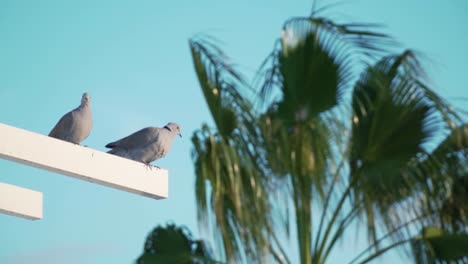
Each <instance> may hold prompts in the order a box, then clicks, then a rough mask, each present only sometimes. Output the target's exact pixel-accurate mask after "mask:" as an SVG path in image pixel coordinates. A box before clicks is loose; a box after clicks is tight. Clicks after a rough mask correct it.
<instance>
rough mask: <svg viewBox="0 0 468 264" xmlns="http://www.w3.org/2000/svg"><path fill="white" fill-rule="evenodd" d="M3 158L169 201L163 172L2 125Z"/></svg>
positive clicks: (166, 179) (166, 176) (0, 137)
mask: <svg viewBox="0 0 468 264" xmlns="http://www.w3.org/2000/svg"><path fill="white" fill-rule="evenodd" d="M0 139H1V140H0V158H2V159H6V160H10V161H14V162H18V163H22V164H25V165H28V166H32V167H36V168H39V169H44V170H48V171H51V172H55V173H59V174H63V175H67V176H70V177H73V178H77V179H80V180H85V181H89V182H93V183H97V184H101V185H105V186H109V187H113V188H116V189H120V190H124V191H127V192H131V193H136V194H140V195H143V196H147V197H150V198H154V199H163V198H167V197H168V189H169V186H168V184H169V183H168V172H167V170H164V169H159V168H153V167H148V166H147V165H145V164H143V163H140V162H136V161H132V160H129V159H124V158H121V157H117V156H115V155H111V154H108V153H105V152H102V151H98V150H95V149H92V148H87V147H83V146H80V145H75V144H72V143H68V142H65V141H62V140H58V139H55V138H51V137H48V136H44V135H41V134H37V133H34V132H30V131H27V130H24V129H19V128H16V127H12V126H8V125H5V124H2V123H0Z"/></svg>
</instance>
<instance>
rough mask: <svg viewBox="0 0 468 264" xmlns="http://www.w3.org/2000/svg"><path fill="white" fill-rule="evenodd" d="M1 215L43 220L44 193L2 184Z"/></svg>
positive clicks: (0, 187) (0, 196)
mask: <svg viewBox="0 0 468 264" xmlns="http://www.w3.org/2000/svg"><path fill="white" fill-rule="evenodd" d="M0 213H4V214H9V215H13V216H18V217H22V218H26V219H30V220H37V219H41V218H42V193H41V192H38V191H33V190H30V189H26V188H22V187H18V186H15V185H11V184H6V183H2V182H0Z"/></svg>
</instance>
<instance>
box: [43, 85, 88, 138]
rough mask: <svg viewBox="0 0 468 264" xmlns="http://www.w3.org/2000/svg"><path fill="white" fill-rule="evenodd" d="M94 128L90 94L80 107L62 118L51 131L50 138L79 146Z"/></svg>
mask: <svg viewBox="0 0 468 264" xmlns="http://www.w3.org/2000/svg"><path fill="white" fill-rule="evenodd" d="M92 128H93V118H92V114H91V97H90V95H89V94H88V93H84V94H83V96H82V97H81V104H80V106H78V107H77V108H75V109H73V110H72V111H70V112H68V113H66V114H65V115H64V116H62V118H60V120H59V121H58V123H57V124H56V125H55V127H54V128H53V129H52V131H50V133H49V137H53V138H57V139H61V140H65V141H68V142H70V143H74V144H78V145H79V144H80V142H81V141H83V140H84V139H85V138H87V137H88V136H89V133H91V129H92Z"/></svg>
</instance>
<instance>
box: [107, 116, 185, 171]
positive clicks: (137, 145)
mask: <svg viewBox="0 0 468 264" xmlns="http://www.w3.org/2000/svg"><path fill="white" fill-rule="evenodd" d="M175 136H180V137H182V134H181V133H180V127H179V125H177V124H176V123H168V124H167V125H165V126H164V127H162V128H160V127H146V128H143V129H141V130H139V131H137V132H135V133H133V134H131V135H130V136H128V137H124V138H122V139H120V140H117V141H115V142H112V143H109V144H107V145H106V148H111V150H110V151H108V153H110V154H114V155H117V156H120V157H123V158H127V159H131V160H135V161H138V162H142V163H145V164H147V165H149V164H150V163H151V162H153V161H155V160H157V159H160V158H163V157H165V156H166V155H167V153H169V150H171V147H172V142H173V141H174V137H175Z"/></svg>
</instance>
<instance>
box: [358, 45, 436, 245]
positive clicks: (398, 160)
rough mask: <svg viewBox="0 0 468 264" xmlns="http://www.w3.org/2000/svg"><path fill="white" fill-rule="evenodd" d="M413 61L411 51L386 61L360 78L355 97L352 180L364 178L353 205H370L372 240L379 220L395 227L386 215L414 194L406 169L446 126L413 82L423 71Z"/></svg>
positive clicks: (368, 212) (413, 184) (368, 210)
mask: <svg viewBox="0 0 468 264" xmlns="http://www.w3.org/2000/svg"><path fill="white" fill-rule="evenodd" d="M413 59H414V56H413V54H412V53H411V52H410V51H407V52H404V53H402V54H401V55H398V56H389V57H384V58H383V59H382V60H380V61H379V62H378V63H377V64H376V65H374V66H370V67H369V68H368V69H367V71H365V72H364V73H363V74H362V76H361V78H360V80H359V81H358V83H357V84H356V87H355V89H354V92H353V96H352V108H353V117H352V120H351V122H352V137H351V139H350V142H351V146H350V147H351V156H350V168H351V177H359V178H360V185H359V187H358V188H356V190H355V192H354V194H355V201H361V200H364V201H365V203H366V205H365V206H364V208H366V210H365V215H366V217H367V222H368V230H369V234H370V237H371V238H372V239H375V234H376V228H375V226H376V220H377V219H376V217H377V216H382V218H383V220H384V222H386V223H391V222H394V220H393V221H392V220H390V219H389V214H388V210H389V209H390V208H391V206H392V205H395V204H396V203H398V202H400V201H403V200H404V199H406V198H408V197H410V196H411V195H412V193H413V191H414V190H415V189H414V186H415V184H416V183H417V182H416V181H415V179H413V178H412V177H410V173H409V172H408V168H409V167H410V164H411V162H413V161H414V160H415V159H417V158H418V156H420V155H422V154H423V153H425V152H426V148H425V145H426V144H427V142H429V141H431V140H434V139H435V138H436V136H437V132H438V131H439V130H438V129H439V128H440V124H441V123H442V120H441V118H440V115H438V113H437V109H436V107H435V106H434V104H433V103H432V102H431V100H430V98H428V96H427V93H425V89H423V88H421V87H419V86H418V82H417V81H415V79H416V77H417V76H419V75H420V72H419V71H418V70H417V69H418V68H417V67H416V66H417V65H418V64H417V63H415V62H413ZM374 206H376V207H374ZM374 208H379V210H378V211H377V212H376V211H374Z"/></svg>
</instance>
